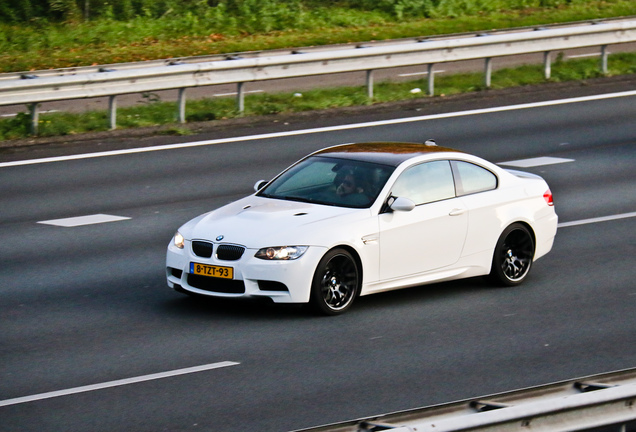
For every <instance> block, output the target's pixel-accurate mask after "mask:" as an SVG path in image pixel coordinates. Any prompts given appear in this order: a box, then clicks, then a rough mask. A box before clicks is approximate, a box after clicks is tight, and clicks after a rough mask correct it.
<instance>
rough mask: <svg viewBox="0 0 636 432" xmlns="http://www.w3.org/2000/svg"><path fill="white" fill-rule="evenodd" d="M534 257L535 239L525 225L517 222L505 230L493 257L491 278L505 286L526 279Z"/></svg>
mask: <svg viewBox="0 0 636 432" xmlns="http://www.w3.org/2000/svg"><path fill="white" fill-rule="evenodd" d="M533 259H534V239H533V237H532V234H530V231H529V230H528V228H526V226H525V225H522V224H520V223H515V224H512V225H510V226H509V227H508V228H506V229H505V230H504V232H503V233H502V234H501V236H500V237H499V240H498V241H497V246H496V247H495V253H494V255H493V258H492V268H491V270H490V278H491V279H492V280H493V281H494V282H496V283H498V284H500V285H504V286H514V285H519V284H520V283H521V282H523V281H524V279H525V278H526V276H527V275H528V272H529V271H530V267H532V260H533Z"/></svg>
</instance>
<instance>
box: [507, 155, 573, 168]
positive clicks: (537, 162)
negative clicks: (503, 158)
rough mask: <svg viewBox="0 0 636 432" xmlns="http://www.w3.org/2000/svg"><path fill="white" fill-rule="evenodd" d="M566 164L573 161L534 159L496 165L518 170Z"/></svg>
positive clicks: (554, 158) (553, 158)
mask: <svg viewBox="0 0 636 432" xmlns="http://www.w3.org/2000/svg"><path fill="white" fill-rule="evenodd" d="M566 162H574V159H565V158H557V157H548V156H543V157H536V158H530V159H520V160H516V161H508V162H499V163H498V164H497V165H510V166H514V167H520V168H529V167H537V166H543V165H554V164H560V163H566Z"/></svg>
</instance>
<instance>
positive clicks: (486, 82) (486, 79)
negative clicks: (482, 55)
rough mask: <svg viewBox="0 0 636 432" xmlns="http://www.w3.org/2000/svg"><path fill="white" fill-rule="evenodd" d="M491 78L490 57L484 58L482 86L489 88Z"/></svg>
mask: <svg viewBox="0 0 636 432" xmlns="http://www.w3.org/2000/svg"><path fill="white" fill-rule="evenodd" d="M491 77H492V57H486V59H485V62H484V86H485V87H486V88H490V82H491Z"/></svg>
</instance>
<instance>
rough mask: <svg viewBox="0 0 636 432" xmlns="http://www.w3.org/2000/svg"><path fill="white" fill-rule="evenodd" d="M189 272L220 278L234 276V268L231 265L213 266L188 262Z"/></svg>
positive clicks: (231, 277)
mask: <svg viewBox="0 0 636 432" xmlns="http://www.w3.org/2000/svg"><path fill="white" fill-rule="evenodd" d="M190 273H192V274H195V275H200V276H209V277H216V278H222V279H233V278H234V269H233V268H232V267H221V266H213V265H208V264H199V263H194V262H191V263H190Z"/></svg>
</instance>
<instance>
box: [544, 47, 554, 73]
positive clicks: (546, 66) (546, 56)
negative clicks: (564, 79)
mask: <svg viewBox="0 0 636 432" xmlns="http://www.w3.org/2000/svg"><path fill="white" fill-rule="evenodd" d="M550 53H551V52H550V51H546V52H544V53H543V77H544V78H545V79H547V80H549V79H550V75H552V69H551V64H550Z"/></svg>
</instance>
